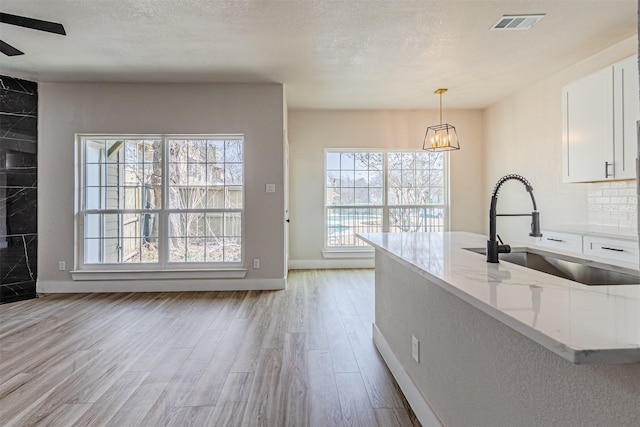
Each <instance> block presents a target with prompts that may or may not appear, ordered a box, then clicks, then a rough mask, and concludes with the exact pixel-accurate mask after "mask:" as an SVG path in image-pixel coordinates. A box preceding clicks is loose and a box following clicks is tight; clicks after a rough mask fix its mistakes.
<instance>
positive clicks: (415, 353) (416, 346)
mask: <svg viewBox="0 0 640 427" xmlns="http://www.w3.org/2000/svg"><path fill="white" fill-rule="evenodd" d="M411 356H412V357H413V360H415V361H416V362H417V363H420V341H418V338H416V337H414V336H413V335H411Z"/></svg>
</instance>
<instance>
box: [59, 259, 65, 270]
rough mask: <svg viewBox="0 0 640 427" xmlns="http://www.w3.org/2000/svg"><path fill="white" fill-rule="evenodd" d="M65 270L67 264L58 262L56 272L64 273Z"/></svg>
mask: <svg viewBox="0 0 640 427" xmlns="http://www.w3.org/2000/svg"><path fill="white" fill-rule="evenodd" d="M66 269H67V264H66V263H65V262H64V261H58V270H60V271H65V270H66Z"/></svg>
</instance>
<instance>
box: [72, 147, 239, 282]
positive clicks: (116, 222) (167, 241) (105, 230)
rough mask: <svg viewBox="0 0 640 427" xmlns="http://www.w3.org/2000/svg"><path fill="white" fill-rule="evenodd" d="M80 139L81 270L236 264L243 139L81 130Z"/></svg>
mask: <svg viewBox="0 0 640 427" xmlns="http://www.w3.org/2000/svg"><path fill="white" fill-rule="evenodd" d="M79 143H80V144H79V146H80V148H81V160H82V161H81V168H80V169H81V171H80V172H81V173H80V175H81V177H80V179H81V182H82V185H81V189H80V194H79V200H80V206H81V210H80V215H79V227H78V235H79V239H78V242H79V245H78V246H79V247H78V253H79V254H80V257H79V261H80V262H79V263H78V264H79V265H80V266H81V267H88V268H91V266H95V265H101V266H103V265H105V264H110V265H119V266H123V265H124V266H128V267H129V268H130V267H131V266H132V265H135V268H136V269H139V268H143V269H144V268H155V269H157V268H159V267H162V268H172V267H174V268H185V266H196V265H198V264H204V265H206V266H209V267H211V266H226V265H229V266H231V265H239V264H241V263H242V260H243V246H242V218H243V205H244V202H243V200H244V197H243V193H244V191H243V182H244V180H243V138H242V136H219V135H215V136H188V135H180V136H174V135H172V136H167V135H156V136H144V137H142V136H133V137H131V136H90V135H82V136H80V137H79ZM187 268H189V267H187Z"/></svg>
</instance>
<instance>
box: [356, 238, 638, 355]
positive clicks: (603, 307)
mask: <svg viewBox="0 0 640 427" xmlns="http://www.w3.org/2000/svg"><path fill="white" fill-rule="evenodd" d="M358 236H359V237H360V238H361V239H363V240H364V241H366V242H368V243H369V244H371V245H372V246H374V247H375V249H376V251H382V252H384V253H386V254H388V255H390V256H391V257H392V258H394V259H396V260H397V261H398V262H400V263H401V264H403V265H404V266H406V267H408V268H409V269H410V270H412V271H414V272H416V273H418V274H420V275H422V276H423V277H425V278H426V279H428V280H429V281H430V282H433V283H435V284H437V285H439V286H440V287H442V288H443V289H445V290H447V291H449V292H451V293H452V294H454V295H456V296H458V297H459V298H461V299H462V300H464V301H466V302H467V303H469V304H471V305H473V306H474V307H476V308H478V309H480V310H481V311H483V312H484V313H486V314H488V315H490V316H492V317H493V318H495V319H497V320H499V321H501V322H502V323H504V324H506V325H508V326H510V327H511V328H513V329H515V330H516V331H518V332H520V333H521V334H523V335H525V336H526V337H528V338H530V339H532V340H533V341H535V342H537V343H538V344H540V345H542V346H544V347H546V348H547V349H549V350H551V351H552V352H554V353H556V354H558V355H559V356H561V357H563V358H565V359H566V360H568V361H570V362H572V363H576V364H601V363H608V364H616V363H640V285H621V286H587V285H582V284H580V283H577V282H573V281H570V280H566V279H562V278H559V277H555V276H552V275H549V274H545V273H541V272H538V271H535V270H531V269H528V268H525V267H521V266H519V265H515V264H512V263H508V262H504V261H501V262H500V263H498V264H491V263H487V262H486V259H485V256H484V255H480V254H477V253H474V252H471V251H467V250H465V249H463V248H484V247H485V246H486V241H487V236H484V235H479V234H473V233H466V232H446V233H370V234H367V233H362V234H358ZM507 243H509V244H511V246H512V247H527V245H526V244H522V245H520V244H514V243H513V242H507ZM531 248H532V249H536V247H534V246H531ZM537 249H538V250H539V249H540V248H537ZM573 256H576V255H575V254H574V255H573ZM580 257H581V258H585V259H589V257H587V256H580ZM593 259H594V260H597V259H596V258H593ZM599 261H601V260H599ZM625 267H630V266H629V265H625ZM635 269H636V270H637V267H635ZM639 282H640V272H639ZM452 316H455V313H452Z"/></svg>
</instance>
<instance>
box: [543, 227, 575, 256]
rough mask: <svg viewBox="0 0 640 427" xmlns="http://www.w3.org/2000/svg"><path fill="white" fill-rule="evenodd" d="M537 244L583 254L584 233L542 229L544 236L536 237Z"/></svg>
mask: <svg viewBox="0 0 640 427" xmlns="http://www.w3.org/2000/svg"><path fill="white" fill-rule="evenodd" d="M536 245H537V246H543V247H545V248H551V249H559V250H561V251H567V252H575V253H579V254H581V253H582V235H581V234H573V233H563V232H560V231H549V230H542V237H540V238H538V239H536Z"/></svg>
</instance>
